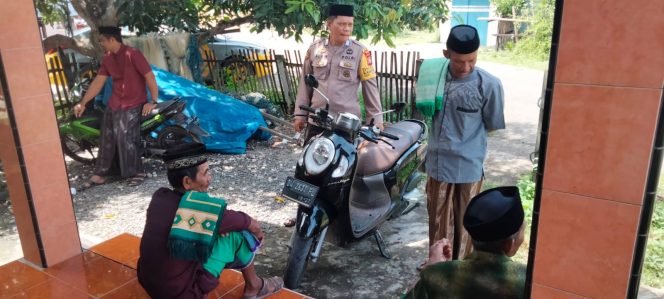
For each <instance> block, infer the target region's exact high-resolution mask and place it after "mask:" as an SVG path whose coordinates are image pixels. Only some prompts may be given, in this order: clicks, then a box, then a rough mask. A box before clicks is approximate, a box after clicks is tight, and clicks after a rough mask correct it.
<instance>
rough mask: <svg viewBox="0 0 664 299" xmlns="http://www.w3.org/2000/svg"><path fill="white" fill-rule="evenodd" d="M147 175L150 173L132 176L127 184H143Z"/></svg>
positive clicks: (132, 185) (134, 185)
mask: <svg viewBox="0 0 664 299" xmlns="http://www.w3.org/2000/svg"><path fill="white" fill-rule="evenodd" d="M147 176H148V175H147V174H145V173H144V174H137V175H135V176H133V177H132V178H130V179H129V183H127V185H129V187H136V186H140V185H141V184H143V181H145V178H146V177H147Z"/></svg>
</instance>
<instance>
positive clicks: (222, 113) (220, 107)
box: [96, 65, 270, 154]
mask: <svg viewBox="0 0 664 299" xmlns="http://www.w3.org/2000/svg"><path fill="white" fill-rule="evenodd" d="M152 72H153V73H154V75H155V77H156V79H157V86H158V87H159V100H160V101H167V100H170V99H173V98H174V97H176V96H179V97H181V98H182V99H183V100H185V101H186V102H187V105H186V106H185V111H184V113H185V114H186V115H187V116H190V117H191V116H192V115H195V116H197V117H198V119H199V122H200V126H201V128H203V129H204V130H206V131H207V132H208V133H210V136H209V137H204V138H202V141H203V143H204V144H205V147H206V148H207V150H208V151H212V152H218V153H224V154H244V153H245V152H246V151H247V140H249V138H251V137H255V138H259V139H263V140H267V139H269V138H270V134H269V133H266V132H263V131H259V130H258V127H259V126H262V127H267V124H266V123H265V119H263V116H262V115H261V113H260V111H258V109H257V108H256V107H254V106H251V105H249V104H247V103H245V102H242V101H240V100H238V99H235V98H233V97H231V96H228V95H226V94H224V93H221V92H218V91H216V90H213V89H209V88H207V87H205V86H203V85H200V84H198V83H195V82H192V81H189V80H187V79H185V78H182V77H180V76H177V75H174V74H172V73H169V72H167V71H165V70H162V69H160V68H157V67H155V66H154V65H153V66H152ZM111 88H112V80H111V79H110V78H109V79H108V80H107V82H106V84H105V86H104V91H102V92H101V93H100V95H99V96H98V98H97V99H96V100H98V101H102V102H103V104H104V105H106V104H108V99H109V98H110V96H111V92H110V90H111ZM150 98H151V97H150V91H149V90H148V99H150Z"/></svg>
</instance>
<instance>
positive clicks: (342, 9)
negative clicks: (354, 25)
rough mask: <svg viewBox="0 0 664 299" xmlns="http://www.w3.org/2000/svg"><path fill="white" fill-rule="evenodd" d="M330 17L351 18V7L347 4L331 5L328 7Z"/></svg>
mask: <svg viewBox="0 0 664 299" xmlns="http://www.w3.org/2000/svg"><path fill="white" fill-rule="evenodd" d="M328 16H330V17H336V16H344V17H352V16H353V6H352V5H348V4H332V6H330V13H329V15H328Z"/></svg>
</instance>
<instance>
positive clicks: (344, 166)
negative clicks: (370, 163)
mask: <svg viewBox="0 0 664 299" xmlns="http://www.w3.org/2000/svg"><path fill="white" fill-rule="evenodd" d="M346 171H348V158H346V157H345V156H341V157H340V158H339V166H337V168H336V169H334V171H333V172H332V177H333V178H340V177H343V176H344V175H345V174H346Z"/></svg>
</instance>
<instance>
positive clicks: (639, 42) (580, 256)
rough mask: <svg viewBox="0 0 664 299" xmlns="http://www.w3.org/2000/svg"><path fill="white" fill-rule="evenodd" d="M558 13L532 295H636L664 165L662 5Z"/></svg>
mask: <svg viewBox="0 0 664 299" xmlns="http://www.w3.org/2000/svg"><path fill="white" fill-rule="evenodd" d="M556 9H557V22H556V24H557V25H556V26H554V31H555V32H556V33H554V43H553V47H552V58H551V59H552V60H551V61H552V64H551V65H552V66H554V68H552V70H551V71H550V72H549V78H548V81H549V82H548V83H547V87H548V89H547V91H546V93H547V98H548V100H549V101H548V102H547V107H546V108H547V110H548V111H547V112H549V113H548V115H546V116H545V117H544V119H545V125H544V126H543V127H542V132H541V133H542V136H543V144H542V147H545V153H544V155H542V156H540V163H541V164H540V165H543V166H544V168H543V169H541V167H540V171H543V172H542V173H539V174H538V176H539V180H538V182H539V183H543V184H542V185H541V189H539V191H538V199H539V205H537V204H536V211H535V217H534V218H533V221H534V224H535V223H536V224H537V231H536V233H535V235H534V237H533V238H532V239H531V250H533V249H534V258H532V259H531V262H532V263H531V266H533V267H534V268H533V272H532V298H633V297H632V296H634V295H635V293H636V289H638V272H639V271H640V263H642V256H641V258H639V255H640V254H642V249H643V245H644V244H645V243H644V242H643V238H646V237H647V228H648V225H649V221H650V217H651V215H650V214H649V211H650V212H651V211H652V210H651V208H652V202H653V201H654V193H653V192H651V191H652V190H649V189H652V186H651V184H650V183H652V181H653V180H656V177H657V173H658V171H659V169H652V168H653V165H656V164H657V165H658V164H659V163H660V162H659V158H661V148H659V149H658V148H657V147H658V146H659V147H661V144H659V145H657V144H656V132H657V130H658V120H659V118H661V115H660V114H661V111H662V83H663V82H664V71H663V70H664V30H662V28H664V18H662V14H663V13H664V2H663V1H650V0H634V1H629V2H626V1H600V0H588V1H568V0H564V1H563V0H559V1H557V7H556ZM659 126H661V123H660V125H659ZM660 129H661V128H660ZM545 139H546V140H545ZM658 140H659V141H657V142H659V143H661V138H659V139H658ZM647 183H649V184H647ZM654 186H655V187H656V184H655V185H654ZM538 207H539V209H537V208H538ZM644 233H645V236H644ZM531 254H533V252H531ZM635 269H636V270H635ZM634 273H636V274H637V275H636V276H632V274H634ZM635 287H636V289H635Z"/></svg>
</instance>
